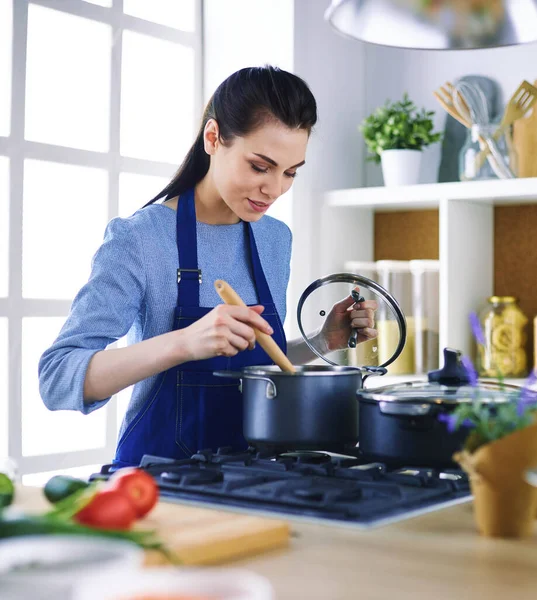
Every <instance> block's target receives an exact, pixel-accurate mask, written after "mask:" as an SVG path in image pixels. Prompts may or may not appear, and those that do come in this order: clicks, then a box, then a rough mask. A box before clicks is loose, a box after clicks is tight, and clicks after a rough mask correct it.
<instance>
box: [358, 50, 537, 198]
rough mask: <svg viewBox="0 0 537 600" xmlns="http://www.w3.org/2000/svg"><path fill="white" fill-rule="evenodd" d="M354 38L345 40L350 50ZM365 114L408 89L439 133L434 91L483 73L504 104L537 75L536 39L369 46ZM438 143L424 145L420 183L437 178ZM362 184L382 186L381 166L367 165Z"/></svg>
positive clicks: (439, 113) (441, 120) (442, 114)
mask: <svg viewBox="0 0 537 600" xmlns="http://www.w3.org/2000/svg"><path fill="white" fill-rule="evenodd" d="M351 45H352V40H350V41H349V51H351ZM366 62H367V91H366V107H367V111H368V113H369V112H371V111H373V110H374V109H375V108H376V107H377V106H378V105H380V104H383V103H384V102H385V100H386V99H387V98H390V100H392V101H393V100H398V99H399V98H400V97H402V95H403V93H404V92H405V91H407V92H408V93H409V95H410V97H411V98H412V99H413V100H414V102H416V104H417V105H418V106H419V107H421V106H425V107H426V108H428V109H430V110H434V111H436V115H435V125H436V128H437V129H441V130H442V131H443V129H444V125H445V120H446V113H445V111H444V109H443V108H442V107H441V106H440V105H439V104H438V102H437V101H436V100H435V98H434V96H433V94H432V92H433V90H435V89H436V88H438V87H439V86H440V85H443V84H444V83H445V82H446V81H453V80H455V79H457V78H459V77H462V76H463V75H484V76H485V77H489V78H490V79H494V80H495V81H497V82H498V84H499V85H500V88H501V90H502V96H503V100H504V102H505V101H507V100H508V99H509V97H510V96H511V94H512V93H513V92H514V91H515V89H516V88H517V87H518V85H519V83H520V82H521V81H522V80H523V79H527V80H528V81H530V82H531V83H533V81H534V80H535V79H537V43H533V44H524V45H521V46H513V47H508V48H494V49H487V50H462V51H432V50H429V51H426V50H402V49H399V48H388V47H381V46H373V45H368V46H367V48H366ZM440 150H441V145H440V144H434V145H433V146H431V147H430V148H428V149H427V150H426V152H425V155H424V161H423V165H422V182H423V183H429V182H434V181H436V177H437V171H438V166H439V163H440ZM368 165H371V166H368V167H367V175H366V181H365V185H368V186H370V185H381V184H382V177H381V174H380V168H379V167H378V166H376V165H372V163H368Z"/></svg>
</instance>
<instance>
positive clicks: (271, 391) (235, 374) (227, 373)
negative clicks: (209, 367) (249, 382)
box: [213, 371, 278, 398]
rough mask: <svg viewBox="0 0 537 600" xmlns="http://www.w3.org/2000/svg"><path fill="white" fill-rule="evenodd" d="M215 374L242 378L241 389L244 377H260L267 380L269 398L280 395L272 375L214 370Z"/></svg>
mask: <svg viewBox="0 0 537 600" xmlns="http://www.w3.org/2000/svg"><path fill="white" fill-rule="evenodd" d="M213 375H216V377H229V378H232V379H240V380H241V391H242V379H259V380H261V381H266V382H267V390H266V392H265V394H266V396H267V398H276V396H277V395H278V390H277V389H276V384H275V383H274V381H272V379H270V377H263V375H252V374H250V373H248V375H245V374H244V373H243V372H242V371H213Z"/></svg>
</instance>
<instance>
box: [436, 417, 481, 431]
mask: <svg viewBox="0 0 537 600" xmlns="http://www.w3.org/2000/svg"><path fill="white" fill-rule="evenodd" d="M457 419H458V417H457V415H455V414H452V415H448V414H445V413H441V414H439V415H438V420H439V421H440V422H441V423H445V424H446V427H447V430H448V431H449V433H453V432H454V431H455V429H456V428H457V427H456V426H457ZM460 426H461V427H469V428H471V427H475V425H474V424H473V422H472V421H470V419H463V420H462V422H461V424H460Z"/></svg>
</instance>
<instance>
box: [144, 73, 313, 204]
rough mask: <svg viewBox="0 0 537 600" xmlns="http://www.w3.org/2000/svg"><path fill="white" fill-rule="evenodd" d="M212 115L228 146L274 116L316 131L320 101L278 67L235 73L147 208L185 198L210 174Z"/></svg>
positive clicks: (294, 126)
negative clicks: (207, 144) (207, 145)
mask: <svg viewBox="0 0 537 600" xmlns="http://www.w3.org/2000/svg"><path fill="white" fill-rule="evenodd" d="M209 119H214V120H215V121H216V122H217V123H218V127H219V137H220V140H221V141H222V143H224V144H228V143H230V142H232V141H233V139H234V138H235V137H244V136H246V135H248V134H250V133H253V132H254V131H255V130H256V129H258V128H259V127H260V126H262V125H264V124H265V123H266V122H268V121H271V120H276V121H279V122H281V123H282V124H283V125H286V126H287V127H289V129H306V130H307V131H308V133H310V132H311V130H312V128H313V126H314V125H315V123H316V121H317V104H316V102H315V98H314V97H313V94H312V93H311V91H310V89H309V87H308V85H307V84H306V82H305V81H303V80H302V79H301V78H300V77H297V76H296V75H293V74H292V73H288V72H287V71H283V70H282V69H279V68H278V67H273V66H270V65H266V66H263V67H249V68H246V69H241V70H240V71H237V72H236V73H233V74H232V75H230V76H229V77H228V78H227V79H226V80H225V81H223V82H222V83H221V84H220V85H219V86H218V88H217V89H216V91H215V92H214V94H213V96H212V98H211V99H210V100H209V102H208V104H207V107H206V108H205V112H204V113H203V118H202V121H201V126H200V128H199V131H198V134H197V136H196V139H195V141H194V143H193V144H192V147H191V148H190V150H189V151H188V153H187V155H186V157H185V159H184V161H183V164H182V165H181V166H180V167H179V169H178V170H177V173H176V174H175V175H174V177H173V179H172V180H171V181H170V183H169V184H168V185H167V186H166V187H165V188H164V189H163V190H162V191H161V192H160V193H159V194H157V196H155V198H153V200H151V201H149V202H148V203H147V204H146V206H147V205H148V204H152V203H153V202H156V201H157V200H160V198H166V199H168V198H174V197H175V196H179V195H180V194H182V193H184V192H185V191H186V190H188V189H190V188H192V187H194V186H195V185H196V184H197V183H198V182H199V181H201V180H202V179H203V178H204V177H205V175H206V174H207V171H208V170H209V162H210V159H209V155H208V154H207V153H206V152H205V149H204V144H203V131H204V129H205V124H206V123H207V121H208V120H209Z"/></svg>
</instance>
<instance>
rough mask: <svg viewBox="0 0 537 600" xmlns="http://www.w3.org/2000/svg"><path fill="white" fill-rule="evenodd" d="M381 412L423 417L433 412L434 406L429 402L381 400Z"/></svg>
mask: <svg viewBox="0 0 537 600" xmlns="http://www.w3.org/2000/svg"><path fill="white" fill-rule="evenodd" d="M379 407H380V412H381V413H383V414H385V415H398V416H409V417H423V416H425V415H430V414H431V413H432V412H433V409H434V406H433V405H432V404H429V403H428V402H423V403H422V404H414V403H411V402H405V403H404V404H403V403H402V402H379Z"/></svg>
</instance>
